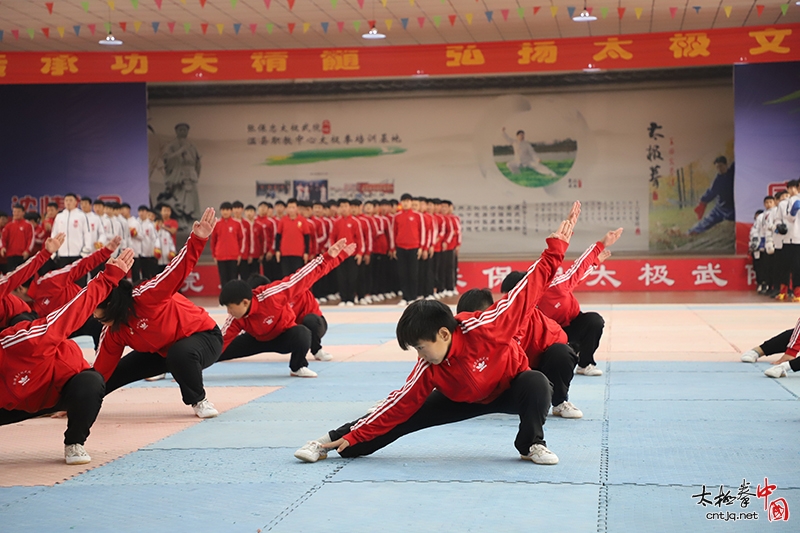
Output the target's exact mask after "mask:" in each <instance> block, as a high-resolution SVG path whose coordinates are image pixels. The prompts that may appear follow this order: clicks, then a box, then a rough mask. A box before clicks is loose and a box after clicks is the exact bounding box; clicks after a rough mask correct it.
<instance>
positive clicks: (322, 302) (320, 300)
mask: <svg viewBox="0 0 800 533" xmlns="http://www.w3.org/2000/svg"><path fill="white" fill-rule="evenodd" d="M317 301H318V302H319V303H321V304H326V303H328V299H327V298H319V299H318V300H317Z"/></svg>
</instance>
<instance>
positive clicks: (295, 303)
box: [289, 291, 322, 324]
mask: <svg viewBox="0 0 800 533" xmlns="http://www.w3.org/2000/svg"><path fill="white" fill-rule="evenodd" d="M289 307H291V308H292V311H294V315H295V316H296V317H297V319H296V320H295V324H302V323H303V319H304V318H305V317H306V316H307V315H311V314H314V315H317V316H322V309H320V308H319V303H318V302H317V299H316V298H314V294H312V292H311V291H303V292H301V293H300V294H298V295H297V296H296V297H295V298H293V299H292V301H290V302H289Z"/></svg>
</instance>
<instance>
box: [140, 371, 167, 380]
mask: <svg viewBox="0 0 800 533" xmlns="http://www.w3.org/2000/svg"><path fill="white" fill-rule="evenodd" d="M166 378H167V373H166V372H164V373H163V374H159V375H157V376H150V377H149V378H144V380H145V381H161V380H162V379H166Z"/></svg>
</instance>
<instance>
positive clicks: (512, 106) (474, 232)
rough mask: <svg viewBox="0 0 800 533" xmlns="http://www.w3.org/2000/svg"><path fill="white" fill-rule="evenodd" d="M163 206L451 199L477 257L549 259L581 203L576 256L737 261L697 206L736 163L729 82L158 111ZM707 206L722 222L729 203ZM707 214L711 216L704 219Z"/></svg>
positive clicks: (154, 127)
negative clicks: (552, 244)
mask: <svg viewBox="0 0 800 533" xmlns="http://www.w3.org/2000/svg"><path fill="white" fill-rule="evenodd" d="M149 125H150V139H149V144H150V193H151V200H152V201H153V202H154V203H155V202H159V201H163V202H167V203H170V204H172V205H173V206H174V208H175V211H176V212H177V213H178V214H179V216H180V217H182V219H183V221H184V224H185V225H188V224H189V222H190V221H191V220H193V219H194V218H196V217H197V216H199V214H200V208H201V207H203V206H206V205H212V206H218V205H219V204H220V203H221V202H223V201H233V200H241V201H243V202H244V203H245V204H247V203H253V204H255V203H257V202H258V201H260V200H269V201H275V200H277V199H283V200H286V199H288V198H289V197H291V196H295V197H297V198H299V199H306V200H323V201H324V200H326V199H328V198H340V197H349V198H360V199H369V198H372V199H381V198H398V197H399V196H400V195H401V194H403V193H406V192H408V193H411V194H414V195H418V196H425V197H430V198H442V199H449V200H452V201H453V202H454V204H455V206H456V212H457V214H459V215H460V216H461V219H462V225H463V230H464V244H463V248H462V253H465V254H492V255H501V254H506V255H512V254H513V255H519V254H523V253H524V254H529V253H530V252H531V250H539V249H541V246H542V244H543V240H544V237H545V236H547V235H548V234H549V233H550V232H551V231H552V230H553V229H554V228H556V227H557V225H558V222H559V221H560V220H561V219H562V218H563V217H564V216H565V215H566V214H567V212H568V211H569V208H570V206H571V204H572V202H574V201H575V200H580V201H582V202H583V212H582V215H581V222H580V224H579V225H578V228H577V230H576V231H577V233H576V237H575V240H574V243H575V246H578V247H582V246H586V245H588V244H589V243H591V242H594V241H595V240H597V239H598V238H599V237H600V236H601V235H603V234H604V233H606V232H607V231H609V230H611V229H616V228H618V227H624V228H625V234H624V235H623V237H622V239H621V240H620V242H619V243H618V244H617V245H616V246H615V249H616V250H627V251H642V252H658V253H692V252H694V251H697V250H702V251H703V252H712V253H732V252H733V243H734V222H733V220H732V219H731V220H720V221H717V223H714V224H707V225H705V226H703V227H700V222H701V220H700V219H703V216H698V210H697V205H698V203H699V202H700V200H701V198H703V197H704V196H705V195H710V194H711V193H709V192H708V190H709V188H710V187H711V186H712V183H713V182H714V180H715V177H716V175H717V173H718V169H717V168H715V164H714V161H715V159H716V158H717V157H719V156H721V155H724V156H726V157H727V158H728V159H730V160H731V162H732V159H733V93H732V90H731V87H730V86H712V87H702V88H683V89H680V88H676V89H638V90H635V89H631V90H614V91H596V92H585V93H568V94H563V93H561V94H538V95H525V94H511V95H504V96H452V95H451V96H444V97H426V98H419V97H417V98H385V99H369V100H363V99H362V100H358V101H356V100H323V101H314V102H307V101H303V102H300V101H298V102H285V101H284V102H280V103H260V104H258V103H248V104H228V103H213V104H197V105H195V104H191V105H182V104H173V103H169V104H164V105H159V103H158V102H157V101H151V102H150V123H149ZM712 196H714V197H713V198H710V199H708V200H707V204H708V212H709V213H710V212H712V211H713V209H714V207H715V205H716V203H718V202H719V198H718V197H717V196H716V195H712ZM703 215H705V213H703Z"/></svg>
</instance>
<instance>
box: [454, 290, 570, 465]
mask: <svg viewBox="0 0 800 533" xmlns="http://www.w3.org/2000/svg"><path fill="white" fill-rule="evenodd" d="M458 295H459V292H458V289H453V290H452V291H450V296H458ZM545 449H547V448H545ZM556 459H558V458H556Z"/></svg>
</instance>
